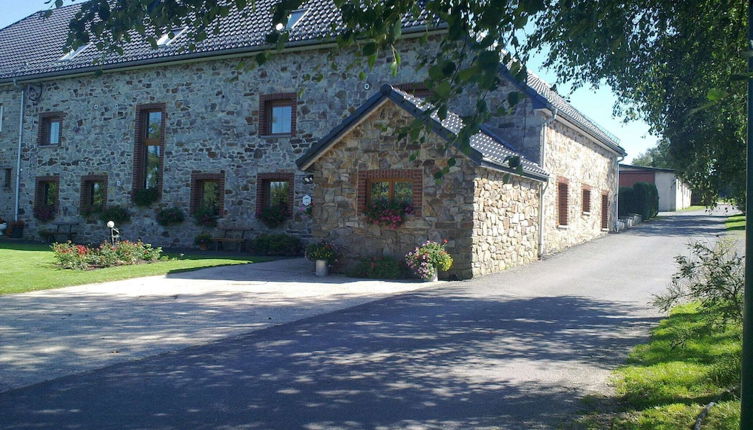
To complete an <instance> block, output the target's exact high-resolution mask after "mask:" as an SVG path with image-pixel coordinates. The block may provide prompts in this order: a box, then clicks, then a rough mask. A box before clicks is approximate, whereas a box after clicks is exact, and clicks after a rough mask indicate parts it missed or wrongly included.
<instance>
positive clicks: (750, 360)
mask: <svg viewBox="0 0 753 430" xmlns="http://www.w3.org/2000/svg"><path fill="white" fill-rule="evenodd" d="M747 48H748V49H746V54H747V56H748V130H747V133H748V138H747V142H746V143H747V145H746V147H747V155H748V158H747V162H746V185H747V188H746V190H745V290H744V293H743V294H745V296H744V299H745V304H744V309H743V361H742V375H741V376H742V380H741V382H740V392H741V394H740V408H741V413H740V430H750V429H753V234H751V229H753V223H750V214H751V213H753V116H751V114H753V0H748V46H747Z"/></svg>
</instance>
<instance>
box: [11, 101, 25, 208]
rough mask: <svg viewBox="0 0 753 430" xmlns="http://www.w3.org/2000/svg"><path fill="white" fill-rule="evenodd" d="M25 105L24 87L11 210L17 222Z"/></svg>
mask: <svg viewBox="0 0 753 430" xmlns="http://www.w3.org/2000/svg"><path fill="white" fill-rule="evenodd" d="M25 105H26V87H23V88H21V110H20V112H19V114H18V154H16V202H15V205H14V210H13V221H16V222H18V211H19V203H20V198H21V149H22V147H23V141H24V107H25Z"/></svg>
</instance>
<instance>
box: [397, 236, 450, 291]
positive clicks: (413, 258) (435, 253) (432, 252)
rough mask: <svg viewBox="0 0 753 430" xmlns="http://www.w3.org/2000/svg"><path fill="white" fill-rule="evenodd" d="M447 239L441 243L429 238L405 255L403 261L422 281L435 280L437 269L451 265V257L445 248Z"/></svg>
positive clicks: (446, 268)
mask: <svg viewBox="0 0 753 430" xmlns="http://www.w3.org/2000/svg"><path fill="white" fill-rule="evenodd" d="M446 244H447V240H445V241H444V242H442V243H438V242H433V241H431V240H429V241H426V242H424V243H423V244H422V245H421V246H419V247H417V248H416V249H414V250H413V251H411V252H409V253H407V254H406V255H405V263H406V264H408V267H409V268H410V269H411V270H412V271H413V273H414V274H415V275H416V276H418V277H419V278H421V279H423V280H424V281H428V282H436V281H437V279H438V271H440V270H441V271H447V270H449V269H450V267H452V257H451V256H450V254H449V253H448V252H447V251H446V250H445V245H446Z"/></svg>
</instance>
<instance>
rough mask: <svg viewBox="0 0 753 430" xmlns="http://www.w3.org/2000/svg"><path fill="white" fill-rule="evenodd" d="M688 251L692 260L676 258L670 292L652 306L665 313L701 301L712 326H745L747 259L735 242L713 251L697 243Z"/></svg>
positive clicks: (701, 309) (717, 246)
mask: <svg viewBox="0 0 753 430" xmlns="http://www.w3.org/2000/svg"><path fill="white" fill-rule="evenodd" d="M689 247H690V251H691V255H690V256H685V255H679V256H677V257H675V261H676V262H677V266H678V270H677V272H676V273H675V274H674V275H673V276H672V284H671V286H670V287H669V288H668V290H667V292H665V293H664V294H659V295H656V296H654V301H653V304H654V305H655V306H657V307H659V308H660V309H662V310H664V311H665V312H666V311H669V309H671V308H672V307H673V306H675V305H678V304H681V303H685V302H691V301H698V302H700V312H701V314H703V315H704V316H705V317H706V318H708V320H709V325H711V326H716V325H721V326H725V325H726V324H727V323H728V322H735V323H740V322H742V318H743V288H744V281H745V269H744V263H743V260H744V258H743V257H740V256H738V255H737V252H736V251H735V244H734V242H732V241H730V240H721V241H719V242H717V243H716V244H715V245H714V246H713V247H711V246H709V245H708V244H705V243H702V242H695V243H691V244H690V245H689Z"/></svg>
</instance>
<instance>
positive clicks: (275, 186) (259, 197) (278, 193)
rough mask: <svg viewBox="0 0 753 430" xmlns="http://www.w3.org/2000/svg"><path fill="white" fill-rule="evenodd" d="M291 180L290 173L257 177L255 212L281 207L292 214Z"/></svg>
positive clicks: (266, 174) (267, 174)
mask: <svg viewBox="0 0 753 430" xmlns="http://www.w3.org/2000/svg"><path fill="white" fill-rule="evenodd" d="M293 179H294V176H293V174H292V173H261V174H259V175H258V177H257V185H256V212H257V214H260V213H261V211H262V209H264V208H269V207H274V206H283V207H285V208H286V209H287V210H288V213H289V214H292V213H293V195H294V190H293Z"/></svg>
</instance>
